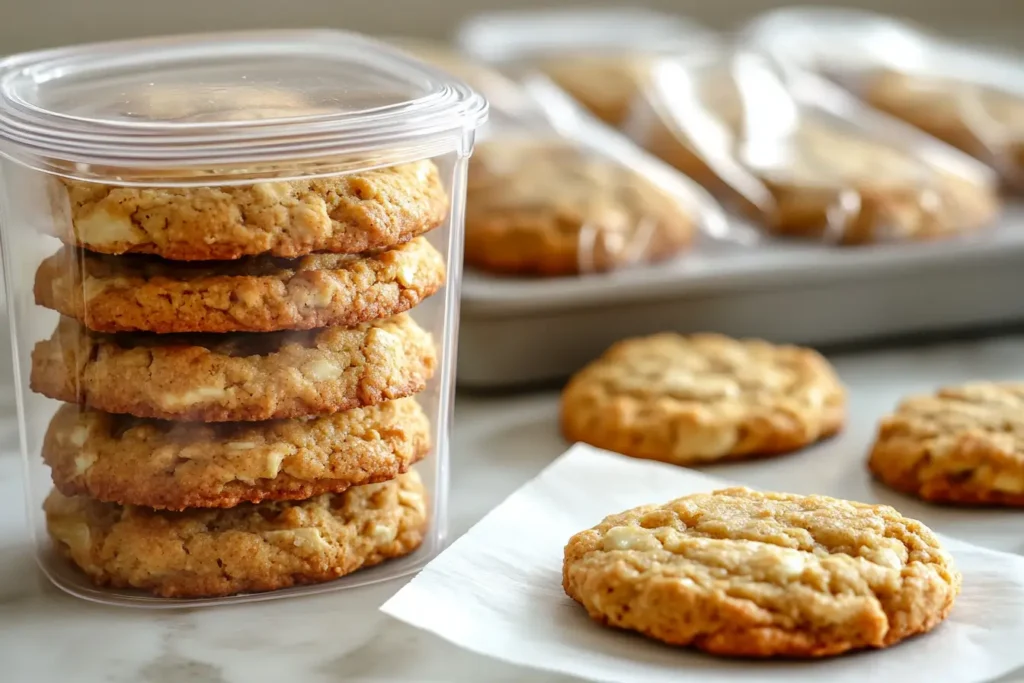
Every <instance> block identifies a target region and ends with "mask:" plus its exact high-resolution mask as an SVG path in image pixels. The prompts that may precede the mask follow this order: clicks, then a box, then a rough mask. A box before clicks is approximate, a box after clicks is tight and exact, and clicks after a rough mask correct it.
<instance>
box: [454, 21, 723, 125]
mask: <svg viewBox="0 0 1024 683" xmlns="http://www.w3.org/2000/svg"><path fill="white" fill-rule="evenodd" d="M458 40H459V45H460V47H461V48H462V49H463V50H464V51H465V52H467V53H468V54H471V55H473V56H474V57H477V58H480V59H483V60H486V61H489V62H492V63H496V64H501V65H505V66H508V65H513V64H515V65H520V66H521V65H529V66H530V67H531V68H534V69H537V70H539V71H541V72H543V73H545V74H546V75H547V76H548V77H549V78H551V79H552V80H553V81H554V82H555V83H556V84H558V85H559V86H560V87H561V88H562V89H564V90H565V91H566V92H568V93H569V94H570V95H572V96H573V97H574V98H575V99H576V100H578V101H579V102H580V103H581V104H583V105H584V106H585V107H586V108H587V109H589V110H590V111H591V112H592V113H593V114H594V115H595V116H597V117H598V118H599V119H601V120H603V121H605V122H606V123H609V124H612V125H616V126H617V125H619V124H621V123H622V122H623V121H624V120H625V118H626V117H627V116H628V114H629V108H630V106H631V103H632V101H633V99H634V98H635V96H636V95H637V93H638V92H639V90H640V87H641V84H642V82H643V79H644V76H645V74H646V72H647V70H648V68H649V67H650V64H651V61H652V59H653V58H654V57H655V56H656V55H658V54H666V53H674V52H678V51H680V50H690V49H694V48H695V47H697V46H699V45H703V44H706V43H710V42H712V41H713V40H714V38H713V35H712V34H711V33H710V32H709V31H708V30H707V29H705V28H703V27H702V26H699V25H697V24H695V23H693V22H691V21H688V20H686V19H683V18H681V17H677V16H674V15H668V14H662V13H659V12H654V11H651V10H644V9H639V8H636V9H617V10H611V9H568V10H539V11H519V12H498V13H492V14H483V15H479V16H477V17H475V18H473V19H472V20H470V21H468V22H467V23H465V24H464V25H463V26H462V27H461V29H460V31H459V35H458Z"/></svg>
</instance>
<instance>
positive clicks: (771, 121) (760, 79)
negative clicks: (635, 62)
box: [624, 46, 998, 244]
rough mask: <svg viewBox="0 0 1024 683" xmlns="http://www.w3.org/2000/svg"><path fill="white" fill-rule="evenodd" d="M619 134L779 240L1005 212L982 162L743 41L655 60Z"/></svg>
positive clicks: (985, 218) (973, 224)
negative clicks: (740, 45)
mask: <svg viewBox="0 0 1024 683" xmlns="http://www.w3.org/2000/svg"><path fill="white" fill-rule="evenodd" d="M624 130H625V131H626V133H627V134H628V135H629V136H630V137H631V138H632V139H634V140H635V141H636V142H637V143H638V144H640V145H642V146H643V147H645V148H646V149H648V150H650V151H651V152H653V153H654V154H656V155H658V156H659V157H661V158H662V159H664V160H666V161H668V162H669V163H670V164H672V165H673V166H675V167H676V168H678V169H679V170H681V171H683V172H684V173H686V174H687V175H689V176H690V177H692V178H694V179H695V180H697V181H698V182H700V183H701V184H702V185H704V186H705V187H707V188H709V189H710V190H711V191H712V193H713V194H715V195H716V196H719V197H720V198H722V199H723V201H725V202H726V203H727V204H729V205H731V206H734V207H737V208H738V209H739V211H741V212H742V213H744V214H745V215H748V216H751V217H752V218H754V219H755V220H756V221H757V222H759V223H761V224H762V225H765V226H767V227H768V228H769V229H770V231H771V232H772V233H773V234H777V235H788V236H797V237H810V238H815V239H824V240H826V241H829V242H835V243H840V244H863V243H869V242H879V241H899V240H914V239H933V238H938V237H944V236H948V235H955V234H960V233H964V232H970V231H971V230H973V229H976V228H979V227H981V226H984V225H986V224H988V223H989V222H991V220H992V219H993V217H994V216H995V214H996V211H997V208H998V202H997V198H996V196H995V190H994V186H993V185H994V179H993V177H992V174H991V172H990V171H989V170H988V169H987V168H986V167H985V166H984V165H982V164H980V163H977V162H974V160H972V159H970V158H969V157H966V156H965V155H963V154H961V153H959V152H958V151H956V150H955V149H953V148H951V147H949V146H947V145H945V144H943V143H941V142H939V141H937V140H934V139H932V138H930V137H929V136H926V135H924V134H922V133H920V132H919V131H917V130H916V129H913V128H911V127H909V126H907V125H905V124H903V123H901V122H899V121H896V120H894V119H891V118H890V117H888V116H885V115H884V114H881V113H878V112H875V111H873V110H870V109H869V108H868V107H865V106H863V105H862V104H860V103H859V102H858V101H857V100H856V98H854V97H852V96H850V95H849V94H848V93H846V92H845V91H843V90H842V89H841V88H839V87H837V86H835V85H833V84H831V83H829V82H827V81H825V80H824V79H821V78H819V77H817V76H815V75H813V74H811V73H809V72H805V71H803V70H801V69H799V68H795V67H792V66H784V65H781V64H780V63H779V62H776V61H775V60H773V59H771V58H768V57H766V56H764V55H762V54H759V53H757V52H754V51H751V50H747V49H744V48H739V49H734V48H730V47H725V46H721V47H718V48H714V49H711V50H708V51H705V52H703V53H699V54H690V55H688V56H681V57H667V58H663V59H661V60H659V61H658V62H657V63H656V64H655V65H654V66H653V67H652V69H651V72H650V79H649V81H648V84H647V87H646V89H645V91H644V93H643V94H642V96H641V97H640V98H638V99H637V101H636V102H635V106H634V108H633V110H632V113H631V116H630V118H629V120H628V121H627V122H626V124H625V126H624Z"/></svg>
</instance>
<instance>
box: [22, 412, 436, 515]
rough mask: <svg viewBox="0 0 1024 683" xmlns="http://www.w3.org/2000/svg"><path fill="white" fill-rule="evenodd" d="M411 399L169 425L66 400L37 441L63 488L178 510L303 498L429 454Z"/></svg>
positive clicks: (379, 476)
mask: <svg viewBox="0 0 1024 683" xmlns="http://www.w3.org/2000/svg"><path fill="white" fill-rule="evenodd" d="M429 449H430V422H429V420H428V419H427V416H426V415H425V414H424V413H423V410H422V409H421V408H420V407H419V405H418V404H417V403H416V400H415V399H413V398H401V399H397V400H395V401H388V402H387V403H381V404H379V405H376V406H368V407H366V408H353V409H352V410H345V411H341V412H338V413H334V414H333V415H325V416H323V417H314V418H307V419H295V420H273V421H270V422H221V423H215V424H204V423H201V422H168V421H164V420H146V419H141V418H136V417H130V416H124V415H112V414H110V413H102V412H99V411H95V410H89V409H82V408H79V407H78V406H75V405H71V404H65V405H64V406H63V407H62V408H61V409H60V410H58V411H57V414H56V415H55V416H54V418H53V420H52V421H51V422H50V428H49V430H48V431H47V433H46V438H45V439H44V441H43V448H42V455H43V460H45V461H46V464H47V465H49V466H50V468H51V470H52V472H51V474H52V477H53V483H54V486H55V487H56V488H57V490H59V491H60V492H61V493H63V494H65V495H68V496H74V495H87V496H89V497H90V498H94V499H96V500H99V501H104V502H112V503H120V504H121V505H143V506H146V507H151V508H160V509H169V510H184V509H185V508H199V507H233V506H235V505H238V504H239V503H242V502H247V503H259V502H261V501H263V500H302V499H305V498H311V497H312V496H315V495H319V494H321V493H340V492H342V491H344V490H345V489H347V488H349V487H351V486H360V485H363V484H371V483H375V482H380V481H387V480H388V479H393V478H395V477H396V476H398V475H399V474H401V473H402V472H405V471H406V470H408V469H409V467H410V466H411V465H413V464H414V463H415V462H417V461H419V460H421V459H422V458H424V457H425V456H426V455H427V452H428V450H429Z"/></svg>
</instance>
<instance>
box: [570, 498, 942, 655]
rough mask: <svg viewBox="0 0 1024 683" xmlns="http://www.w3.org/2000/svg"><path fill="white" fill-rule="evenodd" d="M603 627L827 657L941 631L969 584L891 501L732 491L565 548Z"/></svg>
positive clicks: (628, 515)
mask: <svg viewBox="0 0 1024 683" xmlns="http://www.w3.org/2000/svg"><path fill="white" fill-rule="evenodd" d="M562 576H563V579H562V581H563V587H564V589H565V592H566V593H567V594H568V595H569V597H571V598H573V599H574V600H576V601H577V602H579V603H580V604H582V605H583V606H584V607H585V608H586V610H587V612H588V613H589V614H590V616H591V617H592V618H593V619H595V620H596V621H598V622H600V623H602V624H605V625H607V626H612V627H616V628H622V629H629V630H633V631H639V632H640V633H642V634H644V635H646V636H648V637H650V638H654V639H656V640H660V641H664V642H666V643H669V644H672V645H680V646H692V647H696V648H699V649H701V650H704V651H707V652H710V653H714V654H719V655H729V656H742V657H771V656H781V657H822V656H827V655H837V654H840V653H843V652H847V651H850V650H858V649H864V648H881V647H888V646H890V645H893V644H895V643H897V642H899V641H901V640H903V639H905V638H908V637H910V636H913V635H915V634H918V633H924V632H927V631H930V630H931V629H933V628H935V626H936V625H938V624H939V623H940V622H941V621H942V620H943V619H945V618H946V615H947V614H948V613H949V610H950V609H951V608H952V606H953V601H954V600H955V598H956V596H957V594H958V593H959V590H960V582H961V576H960V573H959V572H958V571H957V570H956V568H955V567H954V566H953V562H952V559H951V558H950V557H949V555H948V554H947V553H946V552H945V551H944V550H943V549H942V548H941V546H940V545H939V542H938V540H937V539H936V537H935V536H934V535H933V534H932V532H931V531H930V530H929V529H928V528H927V527H925V526H924V525H923V524H921V523H920V522H917V521H914V520H912V519H907V518H905V517H903V516H902V515H900V514H899V513H898V512H897V511H896V510H894V509H892V508H891V507H888V506H884V505H865V504H863V503H851V502H848V501H844V500H836V499H834V498H827V497H825V496H796V495H791V494H784V493H758V492H755V491H751V490H750V489H746V488H731V489H724V490H720V491H715V492H713V493H700V494H695V495H691V496H686V497H684V498H679V499H677V500H674V501H671V502H669V503H667V504H665V505H647V506H643V507H638V508H635V509H633V510H629V511H627V512H623V513H621V514H617V515H612V516H610V517H607V518H605V520H604V521H603V522H601V523H600V524H598V525H597V526H595V527H594V528H592V529H589V530H587V531H583V532H581V533H578V534H576V535H575V536H573V537H572V538H571V539H570V540H569V543H568V545H567V546H566V547H565V562H564V565H563V574H562Z"/></svg>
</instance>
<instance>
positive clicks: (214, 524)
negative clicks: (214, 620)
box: [44, 472, 427, 598]
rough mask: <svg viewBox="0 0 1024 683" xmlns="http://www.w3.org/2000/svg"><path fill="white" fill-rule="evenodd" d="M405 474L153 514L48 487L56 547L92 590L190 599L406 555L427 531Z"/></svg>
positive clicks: (324, 576)
mask: <svg viewBox="0 0 1024 683" xmlns="http://www.w3.org/2000/svg"><path fill="white" fill-rule="evenodd" d="M424 497H425V496H424V490H423V485H422V483H421V482H420V479H419V477H418V476H417V475H416V473H415V472H408V473H406V474H403V475H401V476H399V477H398V478H397V479H394V480H392V481H389V482H385V483H382V484H369V485H367V486H357V487H354V488H351V489H349V490H348V491H346V492H345V493H340V494H324V495H321V496H316V497H314V498H310V499H308V500H303V501H298V502H279V503H260V504H258V505H250V504H248V503H243V504H242V505H239V506H237V507H233V508H229V509H226V510H186V511H184V512H166V511H155V510H150V509H148V508H142V507H135V506H125V507H122V506H120V505H115V504H113V503H99V502H97V501H94V500H90V499H88V498H86V497H84V496H75V497H70V498H69V497H66V496H64V495H62V494H60V493H58V492H56V491H54V492H53V493H51V494H50V496H49V498H47V500H46V503H45V505H44V509H45V511H46V521H47V527H48V529H49V532H50V536H51V538H52V539H53V541H54V544H55V546H56V547H57V550H58V551H59V552H61V553H62V554H63V555H65V556H66V557H68V558H69V559H70V560H71V561H72V562H73V563H74V564H76V565H77V566H78V567H79V568H81V569H82V571H84V572H85V573H86V574H88V575H89V577H90V578H91V579H92V580H93V581H94V582H95V583H96V584H97V585H101V586H115V587H118V588H139V589H143V590H146V591H151V592H153V593H156V594H157V595H160V596H162V597H167V598H198V597H213V596H219V595H230V594H232V593H243V592H257V591H269V590H276V589H278V588H287V587H289V586H294V585H297V584H306V583H317V582H322V581H330V580H331V579H336V578H338V577H339V576H344V575H345V574H350V573H352V572H354V571H356V570H357V569H361V568H363V567H369V566H372V565H375V564H379V563H380V562H383V561H384V560H386V559H389V558H393V557H400V556H402V555H406V554H408V553H411V552H412V551H413V550H415V549H416V548H417V547H419V545H420V543H421V542H422V541H423V535H424V533H425V530H426V525H427V510H426V501H425V500H424Z"/></svg>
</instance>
